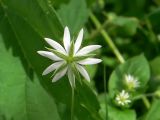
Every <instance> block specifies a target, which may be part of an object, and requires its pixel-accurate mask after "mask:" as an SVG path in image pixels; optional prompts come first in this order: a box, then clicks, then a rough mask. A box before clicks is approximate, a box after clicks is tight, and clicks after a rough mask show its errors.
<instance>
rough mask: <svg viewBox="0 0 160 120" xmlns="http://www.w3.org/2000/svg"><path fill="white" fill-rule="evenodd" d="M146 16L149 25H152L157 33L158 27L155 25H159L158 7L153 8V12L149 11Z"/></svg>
mask: <svg viewBox="0 0 160 120" xmlns="http://www.w3.org/2000/svg"><path fill="white" fill-rule="evenodd" d="M147 18H148V19H149V21H150V23H151V25H152V26H153V29H154V30H155V31H156V32H157V33H159V32H160V28H159V27H157V26H160V23H159V20H160V8H158V9H155V10H154V11H153V12H151V13H150V14H149V15H148V16H147Z"/></svg>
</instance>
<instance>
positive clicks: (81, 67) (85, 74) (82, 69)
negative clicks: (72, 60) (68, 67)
mask: <svg viewBox="0 0 160 120" xmlns="http://www.w3.org/2000/svg"><path fill="white" fill-rule="evenodd" d="M75 66H76V68H77V70H78V71H79V72H80V73H81V75H82V76H83V77H84V78H85V79H86V80H88V81H90V78H89V75H88V73H87V71H86V70H85V69H84V67H83V66H81V65H78V64H76V65H75Z"/></svg>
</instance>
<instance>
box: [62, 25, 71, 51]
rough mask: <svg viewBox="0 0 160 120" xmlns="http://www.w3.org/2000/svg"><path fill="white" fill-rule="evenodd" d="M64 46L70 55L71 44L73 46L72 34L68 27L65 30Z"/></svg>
mask: <svg viewBox="0 0 160 120" xmlns="http://www.w3.org/2000/svg"><path fill="white" fill-rule="evenodd" d="M63 44H64V47H65V50H66V52H67V53H68V52H69V49H70V44H71V43H70V32H69V29H68V27H65V29H64V36H63Z"/></svg>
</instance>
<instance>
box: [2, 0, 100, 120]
mask: <svg viewBox="0 0 160 120" xmlns="http://www.w3.org/2000/svg"><path fill="white" fill-rule="evenodd" d="M1 5H2V6H1V7H2V8H3V9H2V10H3V11H4V13H5V14H4V15H3V16H6V17H7V19H5V20H6V21H9V27H8V26H5V27H4V28H6V29H11V30H12V32H13V35H14V36H15V37H14V38H12V36H13V35H9V34H7V33H6V34H4V37H7V36H10V37H11V38H10V39H11V40H13V43H15V44H18V45H19V46H20V47H19V48H18V49H19V51H20V52H21V53H22V55H23V59H25V61H27V62H26V66H24V68H25V70H28V68H29V69H32V70H34V72H36V73H37V75H38V79H39V81H40V82H41V85H42V86H43V87H44V88H45V90H44V89H43V90H44V91H43V90H42V91H43V92H45V93H47V94H49V95H51V96H50V97H49V101H53V100H55V102H56V105H57V106H56V107H57V108H58V113H59V114H60V117H61V119H63V118H65V119H67V120H68V119H70V118H69V117H70V101H71V88H70V85H69V82H68V79H65V78H64V79H61V80H59V81H58V82H56V83H52V82H51V78H50V77H49V76H45V77H42V76H41V74H42V72H43V70H44V69H45V68H46V66H48V65H49V64H50V62H51V61H49V60H46V59H45V58H42V57H41V56H40V55H38V54H37V51H38V50H41V49H43V48H44V45H45V42H44V39H43V38H44V37H50V38H55V39H56V40H60V38H62V36H63V33H62V31H63V27H62V25H61V24H60V22H59V19H58V17H57V15H56V12H55V10H54V9H53V8H52V7H51V6H49V5H48V4H47V3H46V1H44V0H18V1H16V3H15V1H12V0H11V1H10V0H5V1H4V0H3V1H2V4H1ZM1 7H0V8H1ZM4 28H2V29H4ZM6 31H7V30H6ZM7 32H8V31H7ZM10 46H11V48H14V47H15V46H14V44H12V43H11V44H10ZM15 53H17V51H16V52H15ZM28 66H29V67H28ZM14 68H16V66H15V67H14ZM17 69H18V68H17ZM18 75H19V74H18ZM27 75H28V74H27ZM28 76H30V77H33V76H32V75H30V74H29V75H28ZM11 77H13V76H12V75H11ZM39 86H40V85H39ZM29 87H31V85H30V84H29ZM40 87H41V86H40ZM33 89H34V88H33ZM37 89H38V87H37ZM87 89H89V90H90V88H89V87H87ZM17 92H21V90H19V91H17ZM34 92H36V93H35V94H36V95H37V94H39V93H40V92H38V91H36V90H34ZM43 92H42V93H43ZM64 92H65V94H64ZM84 93H85V92H84ZM7 94H8V93H7ZM12 94H14V91H12ZM24 94H25V93H22V95H24ZM87 94H92V91H91V90H90V91H89V92H87ZM7 96H8V95H7ZM29 96H30V93H29ZM42 97H44V98H45V96H43V95H42ZM36 98H37V100H36ZM29 99H32V98H29ZM33 99H34V101H37V102H38V101H39V99H38V97H37V96H35V97H34V98H33ZM23 100H26V99H25V98H24V99H23ZM44 101H45V100H43V99H42V101H40V103H41V104H42V103H44ZM79 101H81V98H79V99H78V100H77V103H76V105H75V106H78V107H77V110H79V111H77V112H75V114H76V115H77V116H78V114H80V113H81V112H82V113H84V111H88V108H84V107H82V106H81V105H80V102H79ZM89 101H97V99H96V97H95V95H94V94H93V96H92V97H91V99H89ZM83 103H84V104H85V106H94V104H95V103H94V102H83ZM6 104H8V103H7V101H6ZM53 104H54V101H53ZM87 104H89V105H87ZM92 104H93V105H92ZM96 104H97V105H99V103H98V102H96ZM43 105H45V104H43ZM22 106H24V105H22ZM39 106H42V105H38V106H37V107H39ZM48 106H49V105H47V107H48ZM51 106H52V105H51ZM16 107H17V109H18V108H21V106H18V105H17V106H16ZM54 107H55V106H54ZM31 108H32V106H31ZM37 109H38V110H36V109H35V110H36V111H41V109H40V108H37ZM39 109H40V110H39ZM92 109H93V110H94V111H96V112H97V108H96V107H95V106H94V107H92ZM44 110H45V107H44ZM80 110H81V111H80ZM52 111H53V112H54V111H56V108H54V109H53V110H52ZM8 112H9V113H8V114H10V112H11V111H8ZM33 112H34V110H33ZM33 112H32V113H33ZM44 112H45V111H44ZM46 112H47V113H44V114H41V113H39V114H41V115H42V116H41V117H42V118H44V117H43V116H47V114H50V110H49V111H46ZM22 113H23V110H20V112H19V114H22ZM88 113H89V116H91V115H90V114H91V113H90V112H88ZM33 114H34V113H33ZM35 115H36V114H35ZM53 115H54V114H53ZM55 115H56V112H55ZM48 117H49V118H48V119H54V117H53V116H49V115H48ZM31 118H33V119H40V118H39V117H35V116H31ZM31 118H29V119H30V120H31ZM80 118H81V117H79V116H78V119H80ZM91 118H92V119H93V120H94V118H93V117H91ZM55 119H56V117H55ZM57 119H58V117H57ZM15 120H17V119H15ZM20 120H22V119H20ZM24 120H25V118H24ZM45 120H47V118H45Z"/></svg>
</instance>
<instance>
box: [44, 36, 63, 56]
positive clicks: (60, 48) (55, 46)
mask: <svg viewBox="0 0 160 120" xmlns="http://www.w3.org/2000/svg"><path fill="white" fill-rule="evenodd" d="M44 39H45V41H46V42H47V43H48V44H49V45H50V46H52V47H53V48H54V49H56V50H58V51H59V52H61V53H63V54H66V51H65V49H64V48H63V47H62V46H61V45H60V44H59V43H58V42H56V41H54V40H52V39H50V38H44Z"/></svg>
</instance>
